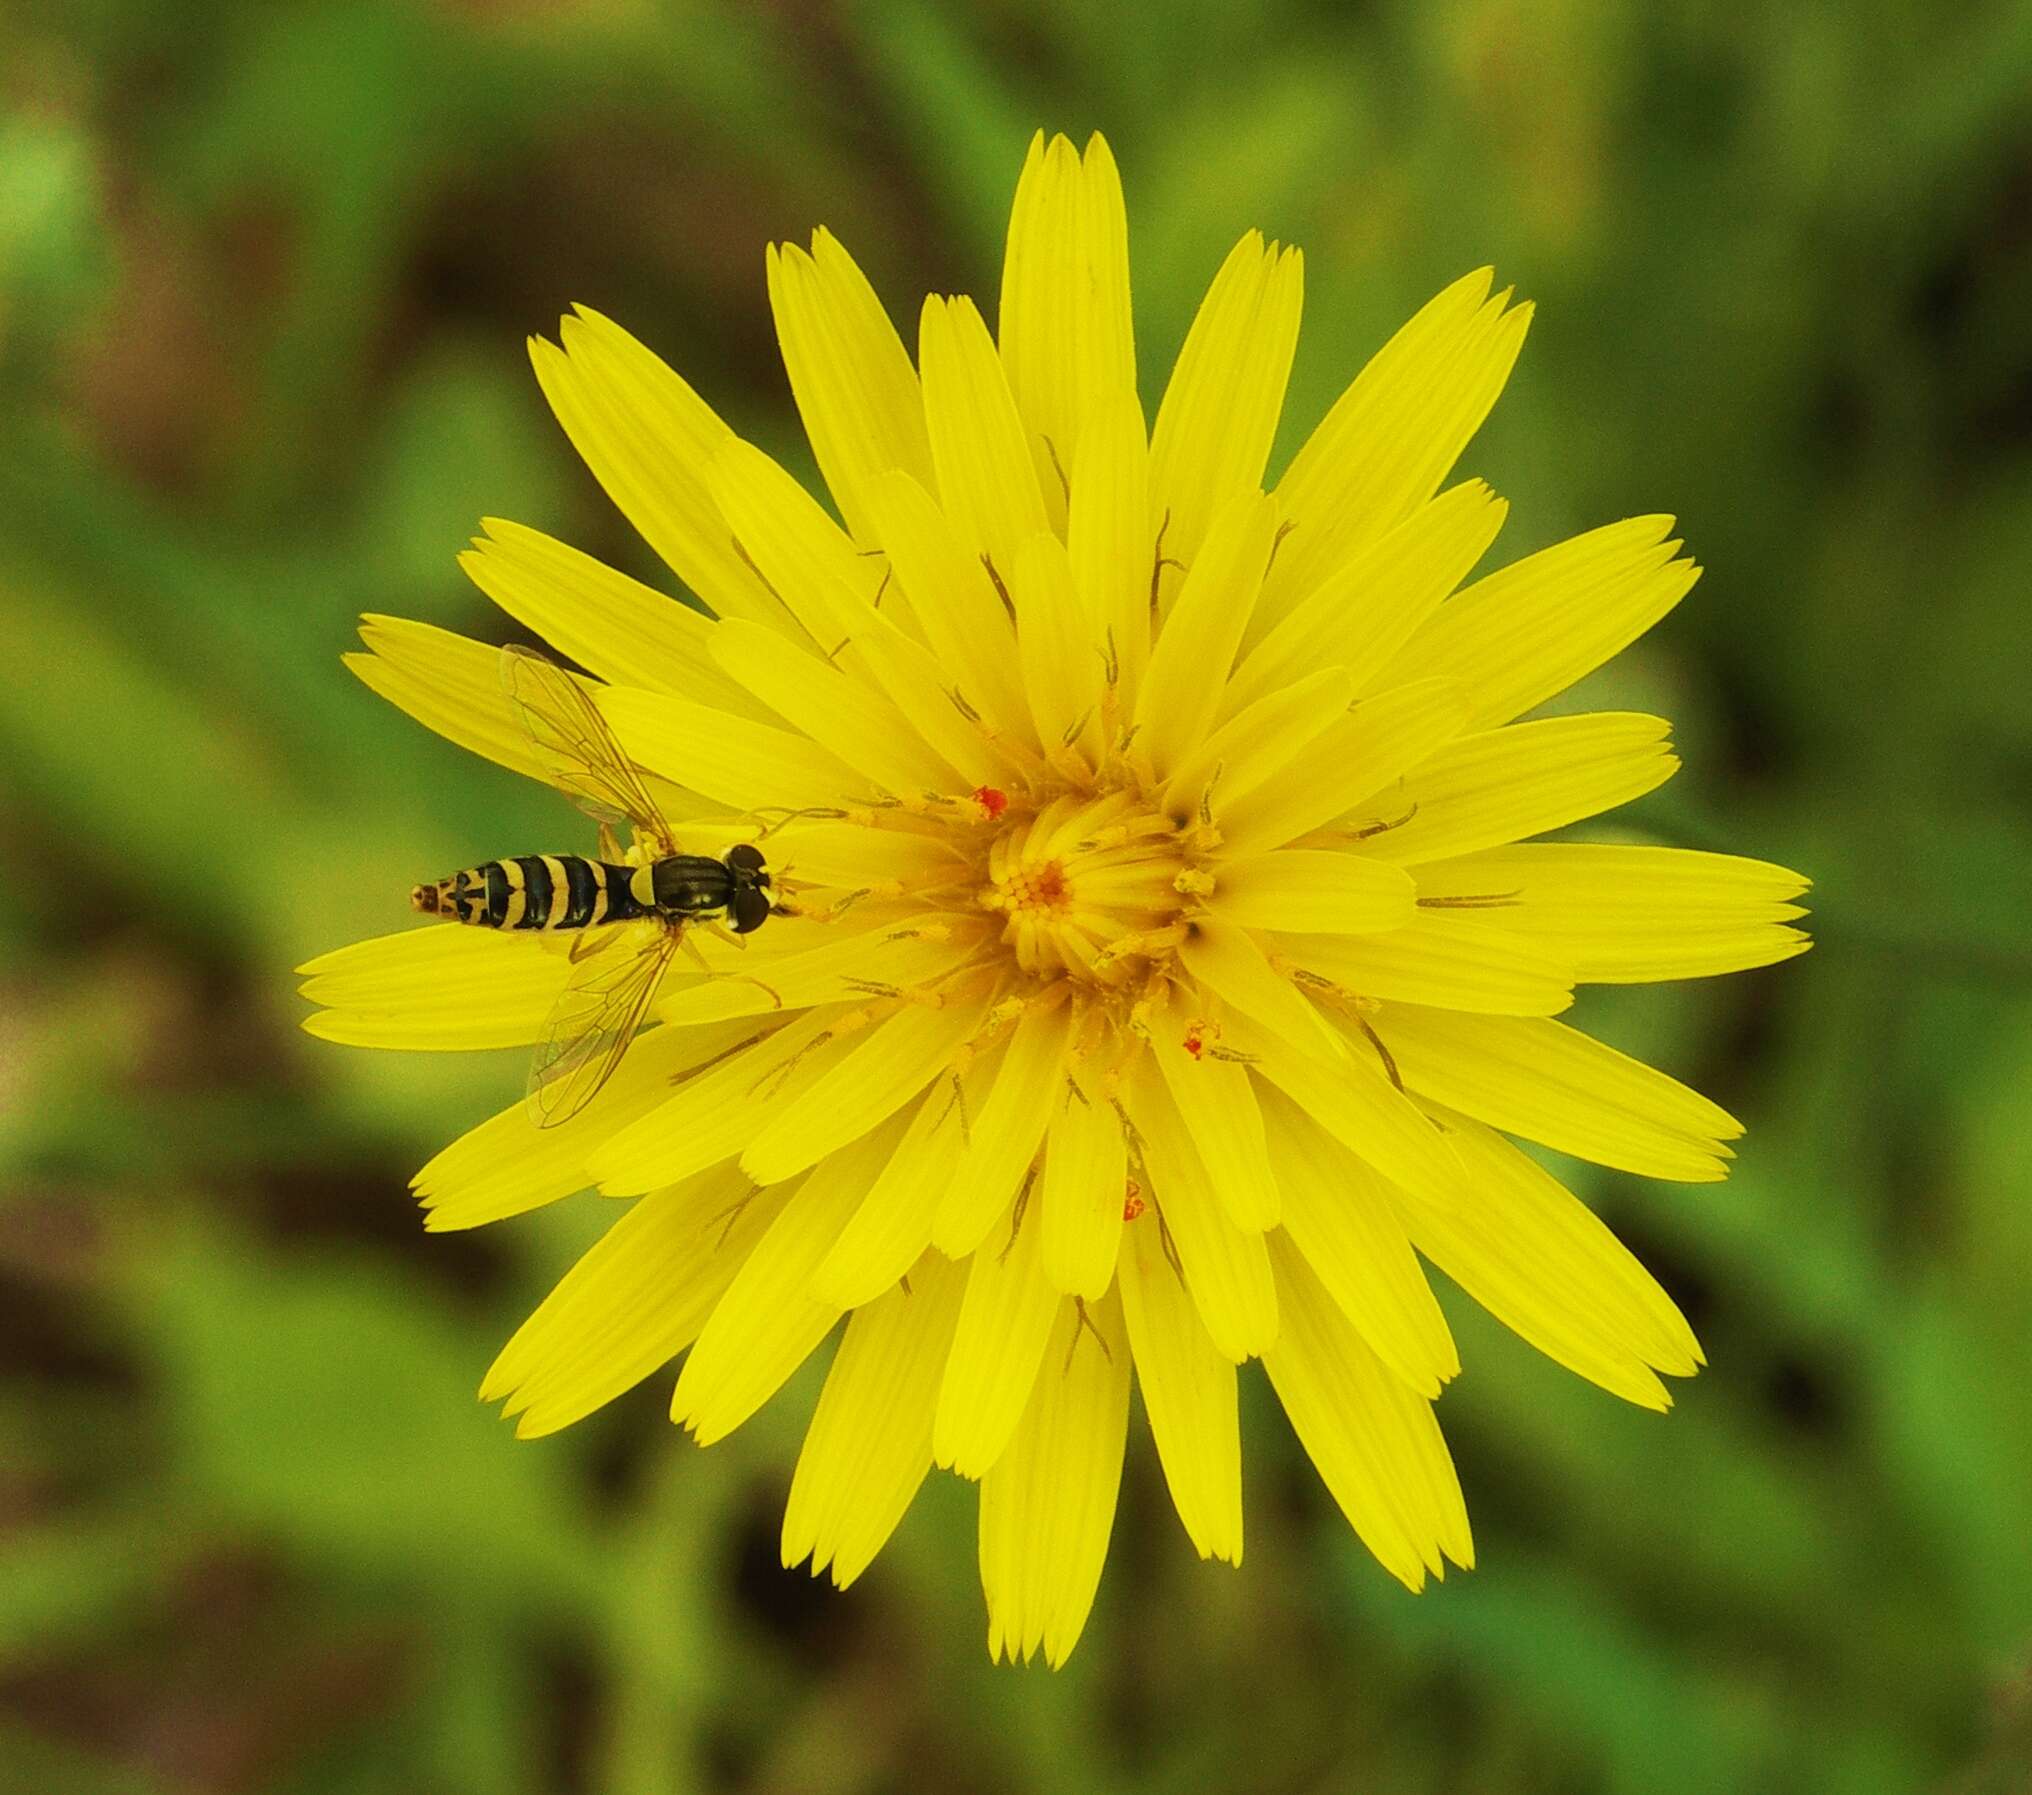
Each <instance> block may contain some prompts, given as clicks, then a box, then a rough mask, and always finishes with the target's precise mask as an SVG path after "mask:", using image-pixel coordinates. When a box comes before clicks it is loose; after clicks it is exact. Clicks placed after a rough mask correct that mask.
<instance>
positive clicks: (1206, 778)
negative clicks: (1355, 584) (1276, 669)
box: [1160, 667, 1354, 824]
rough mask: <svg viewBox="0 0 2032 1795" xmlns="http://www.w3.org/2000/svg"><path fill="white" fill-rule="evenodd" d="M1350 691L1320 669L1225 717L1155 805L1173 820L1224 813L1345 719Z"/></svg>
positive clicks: (1340, 678) (1336, 671)
mask: <svg viewBox="0 0 2032 1795" xmlns="http://www.w3.org/2000/svg"><path fill="white" fill-rule="evenodd" d="M1353 696H1354V688H1353V686H1352V685H1351V684H1350V683H1349V680H1348V676H1347V675H1346V674H1345V673H1344V672H1342V670H1341V669H1340V668H1338V667H1322V668H1321V669H1320V670H1319V671H1318V672H1317V673H1314V674H1310V675H1308V676H1307V677H1306V678H1304V679H1301V680H1299V681H1298V682H1297V683H1296V684H1295V685H1289V686H1285V687H1284V688H1282V689H1281V690H1280V691H1275V692H1272V693H1270V694H1269V696H1268V697H1265V698H1259V699H1257V700H1256V702H1255V703H1254V704H1252V705H1250V706H1249V707H1248V708H1247V709H1246V710H1243V711H1240V712H1238V713H1237V714H1236V715H1234V716H1232V717H1230V718H1229V719H1228V720H1227V722H1225V723H1223V724H1222V725H1221V726H1220V727H1219V728H1218V729H1216V730H1215V731H1214V732H1213V734H1212V735H1210V736H1208V737H1207V739H1206V740H1205V741H1204V742H1202V743H1201V744H1200V746H1199V747H1198V748H1197V749H1196V750H1194V751H1193V752H1192V753H1191V754H1189V755H1187V756H1186V757H1185V759H1184V760H1183V761H1181V762H1180V763H1179V768H1178V771H1177V772H1176V773H1174V774H1173V775H1172V776H1171V782H1170V783H1169V784H1168V785H1166V786H1165V788H1164V796H1163V798H1162V799H1161V800H1160V802H1161V803H1162V805H1163V807H1164V809H1165V810H1166V811H1167V812H1168V813H1169V814H1170V816H1171V817H1172V819H1173V821H1175V822H1178V823H1180V824H1185V823H1190V822H1191V821H1192V820H1193V819H1194V818H1195V817H1198V818H1200V819H1202V820H1205V821H1211V820H1213V819H1214V818H1215V817H1218V816H1222V815H1225V814H1227V813H1228V812H1229V811H1231V810H1233V809H1234V808H1235V806H1237V805H1239V804H1240V803H1242V802H1243V800H1244V799H1246V798H1247V797H1248V795H1249V794H1250V793H1251V792H1253V791H1254V790H1255V789H1256V788H1257V787H1258V786H1260V785H1261V784H1263V782H1264V781H1265V780H1267V779H1270V778H1272V777H1273V776H1274V775H1275V774H1277V773H1278V772H1280V771H1281V770H1282V769H1283V768H1284V767H1286V766H1288V765H1289V764H1290V763H1291V762H1292V761H1294V760H1295V759H1297V758H1298V756H1299V755H1300V754H1301V753H1302V752H1303V751H1304V750H1305V748H1306V746H1307V745H1308V744H1309V743H1311V742H1312V741H1313V740H1315V739H1316V738H1317V737H1318V736H1320V735H1321V734H1322V733H1324V732H1325V731H1326V730H1328V729H1330V728H1332V727H1333V725H1334V724H1336V723H1338V722H1339V721H1340V720H1341V718H1342V717H1343V716H1344V715H1345V714H1346V712H1347V709H1348V706H1349V702H1350V700H1351V699H1352V698H1353Z"/></svg>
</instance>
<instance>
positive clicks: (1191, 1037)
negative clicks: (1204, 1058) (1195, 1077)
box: [1185, 1027, 1206, 1059]
mask: <svg viewBox="0 0 2032 1795" xmlns="http://www.w3.org/2000/svg"><path fill="white" fill-rule="evenodd" d="M1185 1050H1186V1052H1187V1053H1189V1054H1191V1055H1192V1057H1193V1058H1194V1059H1198V1058H1199V1056H1200V1055H1201V1054H1202V1053H1204V1052H1205V1051H1206V1036H1205V1035H1203V1034H1201V1033H1200V1032H1199V1030H1198V1029H1197V1028H1196V1027H1195V1028H1189V1029H1187V1030H1186V1031H1185Z"/></svg>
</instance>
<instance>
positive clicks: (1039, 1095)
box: [932, 1009, 1067, 1259]
mask: <svg viewBox="0 0 2032 1795" xmlns="http://www.w3.org/2000/svg"><path fill="white" fill-rule="evenodd" d="M1066 1025H1067V1012H1066V1011H1065V1010H1064V1009H1057V1010H1044V1009H1033V1010H1027V1011H1025V1013H1024V1015H1023V1017H1022V1019H1021V1020H1020V1021H1019V1022H1018V1023H1017V1025H1016V1032H1015V1034H1014V1035H1013V1036H1012V1037H1011V1039H1010V1042H1009V1050H1008V1052H1006V1053H1005V1054H1004V1055H1003V1056H1002V1059H1001V1063H1000V1065H999V1066H998V1067H997V1069H996V1071H995V1076H994V1082H993V1083H992V1085H990V1087H989V1089H988V1094H987V1100H986V1101H985V1102H984V1103H982V1104H981V1105H980V1107H979V1109H978V1111H976V1112H972V1119H971V1121H970V1123H969V1125H968V1130H967V1147H966V1153H965V1155H964V1156H963V1157H962V1159H961V1161H960V1164H959V1168H958V1170H957V1172H956V1174H955V1175H954V1177H953V1180H952V1184H951V1187H950V1188H949V1189H948V1190H947V1191H946V1193H945V1196H944V1199H943V1201H942V1202H941V1203H940V1204H939V1209H938V1221H937V1224H936V1226H935V1228H934V1230H933V1232H932V1239H933V1241H934V1242H936V1244H937V1246H938V1249H939V1251H940V1252H942V1253H946V1254H949V1255H950V1256H951V1257H953V1258H955V1259H957V1258H959V1257H960V1256H961V1255H962V1254H965V1253H970V1252H972V1251H973V1250H974V1248H975V1247H976V1246H977V1245H979V1244H980V1241H981V1238H982V1236H983V1235H984V1234H985V1233H986V1232H987V1230H988V1228H989V1227H990V1226H991V1225H992V1224H993V1222H994V1219H995V1217H996V1216H998V1215H1000V1214H1001V1213H1002V1211H1003V1210H1004V1209H1006V1208H1007V1207H1008V1205H1009V1199H1010V1197H1011V1195H1012V1194H1013V1193H1014V1191H1015V1189H1016V1187H1017V1184H1018V1183H1019V1181H1021V1180H1022V1179H1024V1178H1025V1177H1027V1176H1028V1175H1029V1172H1030V1166H1031V1161H1032V1160H1033V1159H1034V1158H1035V1157H1036V1154H1037V1148H1038V1145H1039V1143H1040V1142H1041V1141H1042V1140H1043V1138H1044V1126H1045V1121H1046V1118H1047V1116H1048V1115H1049V1113H1050V1102H1051V1093H1052V1091H1053V1090H1054V1089H1055V1088H1056V1086H1057V1084H1058V1080H1059V1077H1060V1075H1061V1072H1062V1070H1063V1067H1064V1064H1065V1049H1066Z"/></svg>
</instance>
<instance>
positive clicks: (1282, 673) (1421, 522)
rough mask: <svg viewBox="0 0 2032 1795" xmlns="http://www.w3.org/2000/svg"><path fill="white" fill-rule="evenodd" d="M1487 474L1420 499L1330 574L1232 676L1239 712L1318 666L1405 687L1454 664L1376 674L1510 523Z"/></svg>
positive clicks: (1359, 686) (1355, 679)
mask: <svg viewBox="0 0 2032 1795" xmlns="http://www.w3.org/2000/svg"><path fill="white" fill-rule="evenodd" d="M1508 509H1509V508H1508V506H1506V505H1505V504H1504V503H1503V501H1502V500H1501V499H1499V498H1498V497H1496V495H1495V494H1494V493H1493V492H1491V491H1490V490H1489V488H1488V487H1487V486H1485V485H1484V484H1483V483H1482V482H1481V481H1479V480H1466V481H1463V482H1462V483H1461V484H1460V485H1458V486H1456V487H1454V488H1453V489H1452V490H1451V491H1448V492H1443V493H1441V494H1440V496H1439V497H1438V498H1436V499H1434V500H1433V501H1432V502H1431V503H1430V504H1425V505H1420V506H1419V507H1418V509H1417V510H1415V511H1414V512H1412V513H1411V515H1410V516H1409V517H1407V518H1406V519H1405V520H1404V521H1403V522H1402V523H1400V524H1399V525H1398V526H1397V527H1396V528H1395V529H1394V530H1391V531H1390V532H1389V533H1388V534H1387V535H1384V536H1380V537H1378V538H1377V539H1376V540H1375V541H1374V542H1372V543H1371V544H1370V545H1369V546H1368V547H1367V548H1366V549H1364V550H1363V551H1362V552H1361V553H1360V554H1358V555H1356V556H1354V557H1353V558H1352V559H1351V560H1349V561H1347V562H1346V563H1345V564H1344V565H1342V566H1341V567H1340V568H1338V569H1337V570H1336V571H1335V572H1334V573H1332V574H1331V575H1330V576H1328V577H1327V578H1326V579H1324V580H1322V581H1321V582H1320V583H1319V584H1318V585H1317V586H1315V587H1314V588H1313V589H1312V591H1311V592H1310V593H1309V594H1307V596H1306V597H1305V598H1304V599H1302V600H1301V601H1300V602H1299V603H1298V604H1296V605H1294V606H1293V607H1292V608H1291V609H1290V611H1288V612H1287V613H1286V614H1285V615H1284V617H1283V618H1282V620H1281V621H1280V622H1278V623H1277V624H1276V626H1275V627H1274V628H1272V629H1270V630H1269V631H1268V632H1266V633H1265V634H1264V635H1263V639H1262V640H1261V641H1260V642H1258V643H1257V644H1256V646H1255V647H1254V648H1253V649H1252V650H1251V651H1250V652H1249V654H1248V655H1247V656H1246V657H1244V659H1243V661H1242V664H1241V666H1240V667H1238V668H1237V669H1236V670H1235V677H1234V678H1233V679H1232V680H1230V681H1229V682H1228V690H1227V693H1226V695H1225V697H1224V698H1223V699H1222V713H1223V715H1232V714H1233V713H1234V712H1236V711H1239V710H1241V709H1242V708H1243V707H1244V706H1245V705H1248V704H1251V703H1253V702H1254V701H1255V700H1256V699H1258V698H1260V697H1261V696H1262V695H1263V694H1264V693H1265V692H1272V691H1275V690H1276V689H1277V688H1278V687H1279V686H1282V685H1286V684H1289V683H1290V682H1291V681H1292V680H1294V679H1297V678H1299V677H1300V676H1301V675H1303V674H1307V673H1310V672H1312V671H1313V670H1314V669H1315V668H1318V667H1341V668H1344V669H1345V670H1346V672H1347V675H1348V679H1349V683H1350V685H1351V686H1352V687H1353V688H1354V689H1356V690H1364V689H1367V688H1368V687H1369V686H1370V685H1371V684H1372V683H1373V684H1374V685H1375V686H1376V687H1378V688H1385V687H1388V686H1401V685H1405V684H1408V683H1409V682H1410V681H1411V680H1413V679H1415V678H1418V677H1420V676H1421V675H1422V674H1425V673H1452V672H1453V669H1452V668H1450V667H1427V668H1421V669H1420V670H1419V672H1418V673H1403V674H1398V673H1397V672H1396V670H1395V668H1394V667H1393V668H1392V674H1391V676H1390V677H1388V678H1387V679H1379V678H1378V677H1377V676H1378V675H1379V674H1380V673H1381V672H1382V670H1383V668H1385V667H1388V666H1391V665H1392V660H1393V657H1394V656H1396V654H1397V651H1398V649H1400V648H1401V647H1402V646H1403V645H1404V643H1405V642H1406V641H1407V640H1409V639H1410V638H1411V637H1412V635H1413V633H1414V632H1415V631H1416V630H1417V629H1418V627H1419V625H1421V624H1422V623H1424V622H1425V621H1426V619H1428V618H1429V617H1431V616H1432V615H1433V613H1434V612H1436V611H1438V610H1439V609H1440V603H1441V600H1443V599H1444V598H1445V597H1446V595H1447V594H1448V593H1450V592H1451V591H1452V590H1453V589H1454V588H1455V587H1456V586H1458V585H1459V584H1460V582H1461V581H1462V580H1463V579H1465V578H1466V577H1467V574H1468V571H1469V569H1471V568H1472V567H1473V566H1474V565H1475V563H1476V562H1477V561H1479V560H1480V559H1481V558H1482V556H1483V555H1484V554H1485V553H1487V551H1488V547H1489V544H1490V543H1492V542H1493V541H1495V539H1496V532H1497V531H1498V530H1500V529H1501V528H1502V527H1503V518H1504V514H1505V513H1506V512H1507V510H1508Z"/></svg>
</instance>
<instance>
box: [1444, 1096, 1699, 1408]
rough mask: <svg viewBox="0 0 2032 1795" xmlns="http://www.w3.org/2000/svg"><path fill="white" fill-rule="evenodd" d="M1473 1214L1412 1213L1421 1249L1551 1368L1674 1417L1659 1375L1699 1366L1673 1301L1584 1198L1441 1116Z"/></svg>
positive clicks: (1468, 1125)
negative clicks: (1471, 1194)
mask: <svg viewBox="0 0 2032 1795" xmlns="http://www.w3.org/2000/svg"><path fill="white" fill-rule="evenodd" d="M1446 1123H1447V1126H1448V1127H1449V1128H1450V1129H1452V1130H1453V1133H1454V1144H1455V1146H1456V1148H1457V1149H1458V1150H1459V1152H1460V1155H1461V1158H1462V1159H1463V1160H1464V1161H1465V1162H1466V1164H1467V1167H1468V1171H1469V1175H1470V1176H1471V1177H1472V1178H1473V1179H1474V1181H1475V1212H1474V1215H1473V1217H1472V1219H1470V1218H1469V1217H1467V1216H1466V1215H1465V1214H1461V1215H1451V1216H1437V1215H1433V1214H1431V1213H1430V1212H1429V1211H1427V1210H1426V1209H1425V1208H1424V1207H1423V1206H1422V1205H1418V1204H1408V1205H1406V1206H1405V1208H1404V1220H1405V1223H1406V1225H1407V1226H1408V1227H1409V1228H1410V1230H1411V1237H1412V1239H1413V1240H1415V1241H1416V1242H1417V1243H1418V1250H1419V1251H1420V1252H1422V1253H1423V1254H1425V1256H1426V1257H1427V1258H1429V1259H1430V1260H1432V1262H1433V1263H1434V1264H1435V1265H1437V1266H1438V1267H1439V1268H1440V1269H1441V1270H1442V1271H1444V1272H1445V1273H1446V1274H1447V1276H1448V1277H1450V1278H1452V1279H1453V1280H1454V1282H1455V1283H1457V1284H1458V1285H1460V1287H1461V1288H1462V1289H1463V1290H1465V1291H1466V1292H1467V1293H1468V1295H1470V1296H1471V1297H1473V1298H1474V1299H1475V1301H1476V1302H1478V1303H1480V1304H1481V1305H1482V1307H1483V1308H1485V1309H1487V1310H1488V1311H1489V1313H1490V1314H1491V1315H1493V1316H1495V1317H1496V1319H1497V1320H1499V1321H1501V1322H1503V1323H1504V1324H1505V1325H1506V1326H1508V1327H1511V1328H1514V1329H1515V1330H1516V1331H1517V1332H1518V1333H1519V1334H1521V1335H1522V1336H1523V1337H1524V1338H1525V1339H1526V1340H1528V1341H1530V1342H1531V1344H1532V1345H1533V1346H1535V1347H1537V1348H1538V1350H1539V1351H1540V1352H1542V1353H1545V1354H1546V1355H1547V1356H1548V1357H1550V1358H1553V1359H1556V1360H1558V1361H1559V1363H1560V1364H1562V1365H1564V1366H1565V1367H1566V1368H1567V1369H1568V1370H1569V1371H1575V1372H1578V1373H1579V1374H1580V1375H1581V1376H1582V1377H1584V1378H1587V1379H1588V1380H1589V1381H1590V1382H1592V1383H1597V1384H1600V1385H1601V1386H1602V1388H1603V1389H1605V1390H1612V1391H1614V1392H1615V1393H1616V1394H1617V1395H1618V1396H1622V1397H1626V1398H1628V1400H1630V1401H1631V1402H1635V1403H1641V1404H1642V1405H1643V1406H1644V1407H1646V1408H1652V1409H1663V1408H1669V1407H1670V1406H1671V1398H1670V1396H1669V1395H1668V1394H1667V1393H1666V1390H1665V1387H1664V1385H1662V1384H1661V1383H1659V1381H1658V1379H1657V1376H1656V1375H1655V1373H1656V1372H1658V1371H1663V1372H1665V1373H1667V1374H1668V1375H1669V1376H1673V1377H1691V1376H1692V1375H1693V1373H1694V1372H1695V1371H1696V1370H1697V1369H1698V1368H1699V1367H1700V1366H1701V1365H1702V1364H1704V1363H1705V1362H1706V1361H1705V1360H1704V1359H1703V1358H1702V1356H1701V1351H1700V1343H1699V1341H1697V1340H1696V1339H1695V1338H1694V1336H1693V1330H1692V1329H1691V1328H1690V1327H1688V1326H1687V1325H1686V1318H1685V1317H1684V1316H1683V1315H1681V1314H1680V1312H1679V1309H1678V1307H1677V1305H1676V1304H1674V1302H1673V1300H1672V1299H1671V1297H1669V1296H1667V1295H1666V1294H1665V1292H1664V1291H1663V1290H1661V1289H1660V1288H1659V1286H1658V1282H1657V1280H1656V1279H1655V1278H1653V1277H1652V1276H1651V1274H1650V1273H1649V1272H1647V1271H1646V1270H1645V1269H1644V1268H1643V1266H1641V1265H1639V1264H1638V1263H1637V1261H1636V1259H1635V1258H1633V1257H1632V1256H1631V1254H1630V1252H1629V1249H1628V1248H1626V1247H1625V1246H1624V1245H1623V1243H1622V1242H1621V1241H1619V1240H1618V1239H1617V1238H1616V1237H1615V1236H1614V1235H1613V1234H1611V1233H1610V1232H1609V1230H1608V1229H1607V1228H1606V1227H1604V1226H1603V1225H1602V1223H1601V1222H1600V1221H1599V1220H1598V1219H1597V1218H1596V1217H1595V1215H1594V1213H1593V1212H1592V1211H1591V1210H1589V1209H1588V1208H1587V1206H1586V1205H1585V1204H1583V1203H1582V1202H1581V1201H1580V1199H1579V1198H1577V1197H1576V1196H1574V1194H1573V1193H1572V1192H1571V1191H1569V1190H1568V1189H1567V1188H1566V1187H1565V1186H1564V1185H1563V1184H1561V1183H1560V1182H1559V1180H1558V1179H1556V1178H1554V1177H1553V1176H1552V1175H1551V1174H1550V1173H1549V1172H1546V1171H1545V1170H1543V1169H1542V1168H1541V1167H1539V1166H1538V1165H1536V1164H1534V1163H1533V1162H1532V1161H1531V1160H1530V1159H1529V1158H1527V1157H1526V1156H1525V1155H1524V1154H1523V1153H1521V1152H1519V1151H1518V1150H1517V1149H1516V1148H1515V1147H1513V1146H1511V1145H1510V1143H1509V1142H1508V1141H1506V1140H1504V1139H1503V1137H1502V1136H1501V1135H1499V1134H1497V1133H1495V1132H1494V1131H1493V1130H1491V1129H1488V1128H1484V1127H1482V1126H1481V1124H1480V1123H1478V1122H1472V1121H1470V1120H1468V1118H1467V1117H1465V1116H1462V1115H1458V1114H1454V1113H1452V1112H1448V1114H1447V1116H1446Z"/></svg>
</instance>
